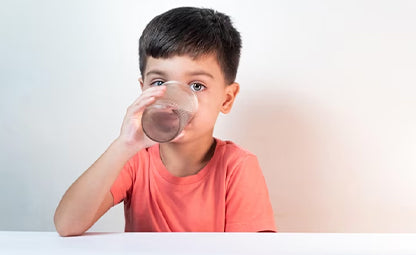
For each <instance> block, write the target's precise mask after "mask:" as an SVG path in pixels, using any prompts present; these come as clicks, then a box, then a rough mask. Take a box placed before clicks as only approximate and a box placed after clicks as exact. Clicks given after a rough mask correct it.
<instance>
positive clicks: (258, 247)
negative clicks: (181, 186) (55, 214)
mask: <svg viewBox="0 0 416 255" xmlns="http://www.w3.org/2000/svg"><path fill="white" fill-rule="evenodd" d="M0 254H5V255H6V254H100V255H102V254H181V255H183V254H193V255H195V254H317V255H322V254H348V255H354V254H360V255H363V254H366V255H368V254H377V255H382V254H392V255H393V254H394V255H401V254H416V234H321V233H319V234H318V233H308V234H303V233H277V234H276V233H87V234H85V235H83V236H78V237H60V236H59V235H58V234H57V233H55V232H13V231H0Z"/></svg>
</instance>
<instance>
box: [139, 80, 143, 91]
mask: <svg viewBox="0 0 416 255" xmlns="http://www.w3.org/2000/svg"><path fill="white" fill-rule="evenodd" d="M139 82H140V88H141V89H142V91H143V84H144V83H143V78H142V77H140V78H139Z"/></svg>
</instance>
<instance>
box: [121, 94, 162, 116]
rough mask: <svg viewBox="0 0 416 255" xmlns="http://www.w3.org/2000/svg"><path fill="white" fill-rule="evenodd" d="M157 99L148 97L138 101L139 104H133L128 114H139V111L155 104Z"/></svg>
mask: <svg viewBox="0 0 416 255" xmlns="http://www.w3.org/2000/svg"><path fill="white" fill-rule="evenodd" d="M155 101H156V97H153V96H151V97H146V98H143V99H142V100H140V101H138V103H137V104H133V105H131V106H130V107H129V108H128V110H127V115H137V114H138V113H141V112H143V111H144V109H145V108H146V107H147V106H149V105H151V104H153V103H154V102H155Z"/></svg>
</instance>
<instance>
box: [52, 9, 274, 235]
mask: <svg viewBox="0 0 416 255" xmlns="http://www.w3.org/2000/svg"><path fill="white" fill-rule="evenodd" d="M240 49H241V39H240V34H239V33H238V31H236V29H235V28H234V27H233V25H232V24H231V21H230V19H229V17H228V16H226V15H224V14H222V13H219V12H216V11H214V10H211V9H200V8H192V7H182V8H176V9H172V10H170V11H167V12H165V13H163V14H161V15H159V16H157V17H155V18H154V19H153V20H152V21H151V22H150V23H149V24H148V25H147V27H146V28H145V29H144V31H143V34H142V36H141V37H140V41H139V56H140V72H141V76H142V77H141V78H140V79H139V82H140V85H141V87H142V90H143V93H142V94H141V95H140V96H139V97H138V99H137V100H136V101H135V102H134V103H133V104H132V105H131V106H129V108H128V109H127V113H126V115H125V118H124V120H123V124H122V127H121V131H120V135H119V137H118V138H117V139H115V141H114V142H113V143H112V144H111V145H110V146H109V148H108V149H107V150H106V151H105V152H104V153H103V155H102V156H101V157H100V158H99V159H98V160H97V161H96V162H95V163H94V164H93V165H92V166H91V167H90V168H89V169H88V170H87V171H85V172H84V173H83V174H82V175H81V176H80V177H79V178H78V179H77V180H76V181H75V182H74V183H73V184H72V185H71V187H70V188H69V189H68V191H67V192H66V193H65V195H64V196H63V198H62V200H61V202H60V204H59V205H58V208H57V209H56V212H55V217H54V221H55V226H56V229H57V231H58V233H59V234H60V235H61V236H70V235H80V234H82V233H84V232H85V231H86V230H88V229H89V228H90V227H91V226H92V225H93V224H94V223H95V222H96V221H97V220H98V219H99V218H100V217H101V216H102V215H103V214H104V213H105V212H106V211H107V210H108V209H109V208H111V207H112V206H113V205H115V204H118V203H120V202H121V201H124V207H125V208H124V209H125V219H126V225H125V231H198V232H212V231H221V232H224V231H250V232H252V231H254V232H257V231H258V232H260V231H272V232H274V231H276V228H275V224H274V219H273V211H272V207H271V204H270V200H269V195H268V191H267V187H266V183H265V180H264V177H263V175H262V172H261V169H260V167H259V164H258V161H257V158H256V157H255V156H254V155H253V154H251V153H249V152H247V151H245V150H243V149H241V148H240V147H238V146H237V145H235V144H234V143H232V142H228V141H222V140H219V139H217V138H214V137H213V130H214V125H215V122H216V119H217V117H218V114H219V113H220V112H222V113H228V112H229V111H230V110H231V107H232V105H233V102H234V99H235V97H236V95H237V94H238V91H239V85H238V84H237V83H235V82H234V80H235V76H236V73H237V67H238V63H239V58H240ZM169 80H175V81H180V82H182V83H186V84H188V85H189V86H190V89H192V90H193V91H194V92H195V93H196V95H197V98H198V110H197V113H196V115H195V116H194V118H193V119H192V120H191V122H190V123H189V124H188V125H187V126H186V127H185V129H184V130H183V132H182V133H181V134H180V135H179V136H178V137H177V138H175V139H174V140H173V141H171V142H169V143H163V144H157V143H155V142H153V141H151V140H150V139H149V138H147V137H146V136H145V135H144V133H143V131H142V129H141V115H142V113H143V110H144V109H145V108H146V107H147V106H149V105H151V104H152V103H153V102H154V101H155V100H156V99H157V98H158V97H160V96H161V95H163V93H164V91H165V86H163V83H164V82H166V81H169Z"/></svg>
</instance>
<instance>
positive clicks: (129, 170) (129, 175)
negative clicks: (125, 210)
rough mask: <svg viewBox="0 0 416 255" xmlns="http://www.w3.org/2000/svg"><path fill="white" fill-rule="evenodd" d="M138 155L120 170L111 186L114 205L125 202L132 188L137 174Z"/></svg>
mask: <svg viewBox="0 0 416 255" xmlns="http://www.w3.org/2000/svg"><path fill="white" fill-rule="evenodd" d="M137 158H138V154H136V155H135V156H133V157H132V158H131V159H130V160H129V161H127V163H126V164H125V165H124V167H123V169H121V171H120V173H119V175H118V176H117V179H116V180H115V181H114V183H113V185H112V186H111V189H110V191H111V194H112V195H113V199H114V205H116V204H118V203H120V202H121V201H123V200H125V199H126V198H127V196H128V194H129V193H131V189H132V187H133V182H134V179H135V177H136V172H137Z"/></svg>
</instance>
